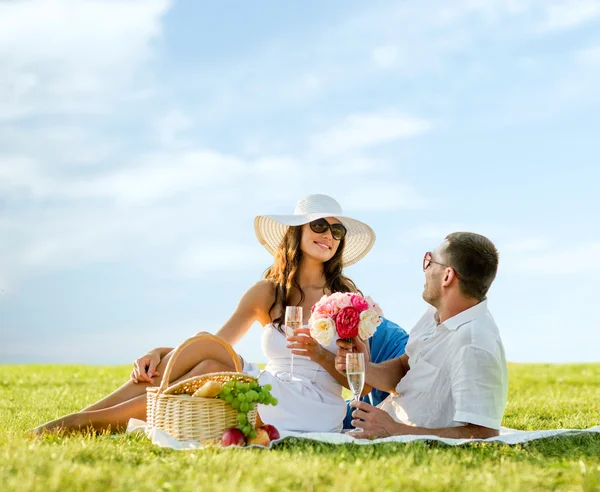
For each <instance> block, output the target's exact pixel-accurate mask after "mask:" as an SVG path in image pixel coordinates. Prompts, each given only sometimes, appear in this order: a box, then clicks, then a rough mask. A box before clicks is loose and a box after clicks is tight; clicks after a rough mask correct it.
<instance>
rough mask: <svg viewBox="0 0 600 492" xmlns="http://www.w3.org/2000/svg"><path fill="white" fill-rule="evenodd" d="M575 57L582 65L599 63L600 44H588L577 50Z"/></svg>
mask: <svg viewBox="0 0 600 492" xmlns="http://www.w3.org/2000/svg"><path fill="white" fill-rule="evenodd" d="M575 59H576V61H578V62H579V63H582V64H584V65H600V45H596V46H590V47H587V48H585V49H583V50H580V51H578V52H577V53H576V55H575Z"/></svg>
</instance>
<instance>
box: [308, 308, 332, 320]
mask: <svg viewBox="0 0 600 492" xmlns="http://www.w3.org/2000/svg"><path fill="white" fill-rule="evenodd" d="M313 307H314V306H313ZM310 318H311V319H314V320H317V319H322V318H331V313H329V311H327V310H325V309H321V307H318V308H316V309H313V311H312V314H311V316H310Z"/></svg>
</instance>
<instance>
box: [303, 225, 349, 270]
mask: <svg viewBox="0 0 600 492" xmlns="http://www.w3.org/2000/svg"><path fill="white" fill-rule="evenodd" d="M325 220H326V221H327V223H328V224H340V221H339V220H337V219H336V218H335V217H327V218H326V219H325ZM339 246H340V241H337V240H335V239H333V236H332V235H331V230H330V229H327V230H325V231H324V232H322V233H320V234H318V233H316V232H314V231H313V230H312V229H311V228H310V225H309V224H304V225H303V226H302V239H301V241H300V250H301V251H302V253H304V254H305V255H306V256H308V257H310V258H313V259H315V260H317V261H320V262H321V263H325V262H326V261H329V260H331V258H333V255H335V252H336V251H337V250H338V248H339Z"/></svg>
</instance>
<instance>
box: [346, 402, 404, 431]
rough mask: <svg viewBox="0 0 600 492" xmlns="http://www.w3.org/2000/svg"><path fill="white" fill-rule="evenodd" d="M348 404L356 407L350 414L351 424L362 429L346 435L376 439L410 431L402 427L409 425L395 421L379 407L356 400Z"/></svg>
mask: <svg viewBox="0 0 600 492" xmlns="http://www.w3.org/2000/svg"><path fill="white" fill-rule="evenodd" d="M350 406H351V407H354V408H356V410H354V412H352V416H353V417H354V420H353V421H352V425H353V426H354V427H357V428H358V429H362V431H360V430H356V431H352V432H349V433H348V435H350V436H352V437H356V438H358V439H377V438H380V437H390V436H396V435H399V434H409V433H410V432H407V431H405V430H404V429H403V427H407V428H409V429H410V426H408V425H404V424H400V423H398V422H396V421H395V420H394V419H393V418H392V417H391V416H390V414H389V413H387V412H386V411H384V410H381V409H380V408H377V407H374V406H372V405H369V404H368V403H365V402H364V401H356V400H354V401H353V402H352V403H350ZM403 431H404V432H403Z"/></svg>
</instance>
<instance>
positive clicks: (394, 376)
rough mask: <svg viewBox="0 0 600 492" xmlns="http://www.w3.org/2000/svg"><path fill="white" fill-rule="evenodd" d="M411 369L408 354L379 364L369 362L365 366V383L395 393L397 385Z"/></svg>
mask: <svg viewBox="0 0 600 492" xmlns="http://www.w3.org/2000/svg"><path fill="white" fill-rule="evenodd" d="M409 369H410V365H409V364H408V355H406V354H402V355H401V356H400V357H396V358H395V359H390V360H386V361H385V362H381V363H379V364H375V363H374V362H369V363H368V364H366V368H365V383H366V384H368V385H369V386H373V387H374V388H377V389H379V390H381V391H385V392H386V393H395V392H396V386H398V383H399V382H400V380H401V379H402V378H403V377H404V376H405V375H406V373H407V372H408V371H409Z"/></svg>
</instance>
